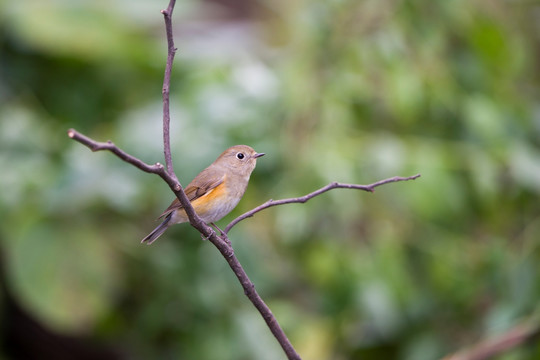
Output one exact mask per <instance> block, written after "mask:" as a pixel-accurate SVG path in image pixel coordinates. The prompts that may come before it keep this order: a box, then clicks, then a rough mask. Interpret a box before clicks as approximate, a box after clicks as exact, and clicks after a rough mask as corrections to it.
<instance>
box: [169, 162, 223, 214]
mask: <svg viewBox="0 0 540 360" xmlns="http://www.w3.org/2000/svg"><path fill="white" fill-rule="evenodd" d="M224 180H225V174H222V172H221V171H217V170H214V169H208V168H206V169H204V170H203V171H201V173H200V174H199V175H197V176H196V177H195V179H193V181H192V182H191V183H189V185H188V186H187V187H186V188H185V189H184V192H185V193H186V196H187V198H188V199H189V201H190V202H193V201H194V200H196V199H198V198H200V197H201V196H204V195H206V194H207V193H209V192H210V191H212V190H213V189H215V188H216V187H217V186H218V185H220V184H222V183H223V181H224ZM194 184H197V185H194ZM181 208H183V206H182V204H180V201H179V200H178V198H175V199H174V200H173V202H172V203H171V205H169V207H168V208H167V210H165V211H164V212H163V214H161V215H160V216H159V217H160V218H162V217H164V216H167V215H169V214H170V213H172V212H173V211H174V210H178V209H181Z"/></svg>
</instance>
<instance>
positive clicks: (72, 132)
mask: <svg viewBox="0 0 540 360" xmlns="http://www.w3.org/2000/svg"><path fill="white" fill-rule="evenodd" d="M67 134H68V136H69V137H70V138H72V139H73V137H74V136H75V130H73V129H69V130H68V132H67Z"/></svg>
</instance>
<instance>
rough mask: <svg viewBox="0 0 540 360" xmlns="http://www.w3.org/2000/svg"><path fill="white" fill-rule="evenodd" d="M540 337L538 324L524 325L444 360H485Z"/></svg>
mask: <svg viewBox="0 0 540 360" xmlns="http://www.w3.org/2000/svg"><path fill="white" fill-rule="evenodd" d="M539 336H540V325H539V324H538V323H536V322H529V323H524V324H520V325H517V326H515V327H513V328H511V329H510V330H508V331H507V332H505V333H503V334H500V335H497V336H494V337H492V338H488V339H487V340H484V341H481V342H480V343H478V344H476V345H473V346H471V347H470V348H468V349H465V350H461V351H459V352H456V353H454V354H451V355H448V356H446V357H444V358H443V359H442V360H485V359H489V358H491V357H493V356H495V355H498V354H500V353H503V352H505V351H508V350H510V349H512V348H514V347H516V346H519V345H522V344H523V343H525V342H528V341H531V340H533V339H536V338H538V337H539Z"/></svg>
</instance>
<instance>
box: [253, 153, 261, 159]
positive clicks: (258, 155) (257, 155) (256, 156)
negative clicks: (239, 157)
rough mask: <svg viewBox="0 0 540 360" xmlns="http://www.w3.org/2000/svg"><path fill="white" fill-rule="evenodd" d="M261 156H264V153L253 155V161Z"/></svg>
mask: <svg viewBox="0 0 540 360" xmlns="http://www.w3.org/2000/svg"><path fill="white" fill-rule="evenodd" d="M261 156H264V153H256V154H255V155H253V157H254V158H255V159H256V158H258V157H261Z"/></svg>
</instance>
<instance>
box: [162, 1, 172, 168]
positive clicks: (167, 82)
mask: <svg viewBox="0 0 540 360" xmlns="http://www.w3.org/2000/svg"><path fill="white" fill-rule="evenodd" d="M175 3H176V0H170V2H169V6H168V7H167V9H165V10H161V13H162V14H163V19H164V20H165V32H166V34H167V65H166V66H165V75H164V76H163V89H162V91H161V93H162V95H163V153H164V155H165V167H166V168H167V172H168V173H169V174H171V175H172V176H173V177H174V178H176V175H175V173H174V170H173V162H172V156H171V136H170V130H169V129H170V123H171V115H170V106H169V104H170V101H169V92H170V88H171V72H172V65H173V61H174V55H175V54H176V48H175V47H174V37H173V30H172V13H173V10H174V5H175Z"/></svg>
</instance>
